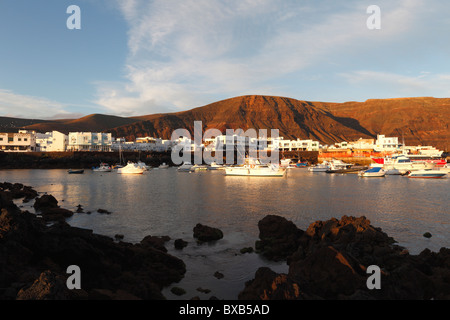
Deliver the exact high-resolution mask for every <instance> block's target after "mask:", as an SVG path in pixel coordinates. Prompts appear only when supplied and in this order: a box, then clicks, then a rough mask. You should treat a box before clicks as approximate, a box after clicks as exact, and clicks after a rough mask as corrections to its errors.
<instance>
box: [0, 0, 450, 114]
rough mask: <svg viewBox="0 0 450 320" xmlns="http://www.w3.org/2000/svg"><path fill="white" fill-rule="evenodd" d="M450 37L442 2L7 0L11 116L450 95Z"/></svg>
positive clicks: (3, 59)
mask: <svg viewBox="0 0 450 320" xmlns="http://www.w3.org/2000/svg"><path fill="white" fill-rule="evenodd" d="M71 5H76V6H78V7H79V8H80V15H79V17H80V19H79V21H80V27H81V29H69V28H68V27H67V21H68V20H70V21H74V20H71V19H73V18H74V16H73V13H74V12H73V11H70V12H69V13H67V8H68V7H69V6H71ZM371 5H376V6H378V7H379V8H380V15H379V16H378V17H379V20H377V21H379V22H380V24H379V26H380V28H379V29H371V28H368V25H367V21H368V20H370V21H374V20H371V19H372V18H373V17H374V16H373V12H368V11H367V9H368V7H369V6H371ZM77 21H78V20H77ZM449 31H450V6H448V4H447V3H446V1H443V0H441V1H437V0H397V1H384V0H383V1H381V0H380V1H378V0H371V1H365V0H345V1H343V0H339V1H336V0H314V1H313V0H153V1H151V0H70V1H66V0H40V1H31V0H0V116H10V117H21V118H40V119H54V118H75V117H80V116H84V115H88V114H92V113H103V114H111V115H118V116H137V115H148V114H154V113H160V112H177V111H182V110H189V109H192V108H195V107H199V106H203V105H206V104H209V103H212V102H215V101H219V100H224V99H228V98H232V97H236V96H242V95H249V94H262V95H273V96H284V97H289V98H294V99H298V100H308V101H324V102H346V101H365V100H367V99H374V98H398V97H417V96H431V97H437V98H443V97H450V59H449V58H450V41H449V40H448V34H449Z"/></svg>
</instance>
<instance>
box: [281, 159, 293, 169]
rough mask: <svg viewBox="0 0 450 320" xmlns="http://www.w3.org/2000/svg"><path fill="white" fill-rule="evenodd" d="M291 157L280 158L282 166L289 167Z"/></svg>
mask: <svg viewBox="0 0 450 320" xmlns="http://www.w3.org/2000/svg"><path fill="white" fill-rule="evenodd" d="M291 162H292V160H291V159H281V160H280V167H283V168H287V167H289V165H290V164H291Z"/></svg>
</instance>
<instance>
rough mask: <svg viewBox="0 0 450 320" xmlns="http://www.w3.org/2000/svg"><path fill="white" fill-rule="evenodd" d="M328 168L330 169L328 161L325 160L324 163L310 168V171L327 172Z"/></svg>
mask: <svg viewBox="0 0 450 320" xmlns="http://www.w3.org/2000/svg"><path fill="white" fill-rule="evenodd" d="M327 170H330V165H329V163H328V161H324V162H323V163H320V164H317V165H314V166H311V167H309V168H308V171H310V172H326V171H327Z"/></svg>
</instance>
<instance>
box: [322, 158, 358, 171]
mask: <svg viewBox="0 0 450 320" xmlns="http://www.w3.org/2000/svg"><path fill="white" fill-rule="evenodd" d="M329 166H330V169H328V170H326V171H325V172H326V173H358V172H359V171H362V170H367V167H357V166H354V165H353V164H352V163H346V162H343V161H342V160H332V161H330V163H329Z"/></svg>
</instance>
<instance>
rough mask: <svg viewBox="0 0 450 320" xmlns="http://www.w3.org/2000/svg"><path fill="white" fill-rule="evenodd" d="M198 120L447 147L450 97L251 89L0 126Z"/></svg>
mask: <svg viewBox="0 0 450 320" xmlns="http://www.w3.org/2000/svg"><path fill="white" fill-rule="evenodd" d="M195 121H202V124H203V131H206V130H207V129H211V128H215V129H219V130H221V131H222V132H223V133H225V130H226V129H243V130H248V129H250V128H253V129H256V130H258V129H268V133H269V134H270V129H279V134H280V136H281V137H284V138H290V139H296V138H301V139H313V140H318V141H320V142H321V143H324V144H330V143H334V142H341V141H353V140H357V139H359V138H375V137H376V135H377V134H385V135H386V136H396V137H399V139H400V141H402V140H404V141H405V143H406V144H407V145H432V146H435V147H437V148H440V149H445V150H450V98H449V99H438V98H428V97H422V98H401V99H376V100H375V99H373V100H367V101H365V102H345V103H331V102H311V101H301V100H296V99H291V98H285V97H273V96H260V95H250V96H241V97H235V98H231V99H226V100H222V101H218V102H215V103H211V104H208V105H206V106H203V107H198V108H195V109H192V110H187V111H182V112H177V113H166V114H152V115H143V116H137V117H130V118H126V117H118V116H111V115H102V114H93V115H89V116H85V117H83V118H80V119H66V120H64V119H60V120H36V119H16V118H8V117H0V129H1V131H7V132H14V131H17V129H19V128H25V129H29V130H36V131H38V132H47V131H52V130H58V131H61V132H64V133H68V132H73V131H97V132H98V131H102V132H111V133H112V135H113V136H114V137H117V138H118V137H124V138H126V139H128V140H134V139H135V138H137V137H145V136H154V137H161V138H165V139H170V138H171V135H172V133H173V131H174V130H175V129H179V128H186V129H188V130H189V131H190V132H191V134H192V132H193V128H194V122H195Z"/></svg>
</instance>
